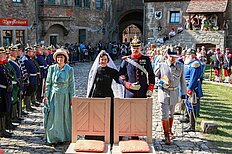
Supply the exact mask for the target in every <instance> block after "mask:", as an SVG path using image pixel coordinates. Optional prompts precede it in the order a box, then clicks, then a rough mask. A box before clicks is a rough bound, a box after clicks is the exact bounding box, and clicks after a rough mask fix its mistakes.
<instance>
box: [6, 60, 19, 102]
mask: <svg viewBox="0 0 232 154" xmlns="http://www.w3.org/2000/svg"><path fill="white" fill-rule="evenodd" d="M9 64H10V65H11V66H12V68H13V69H14V71H15V79H14V80H13V81H12V83H13V91H12V102H13V104H15V103H17V102H18V100H19V90H20V79H21V71H20V68H19V66H18V64H17V63H16V62H15V61H14V60H11V59H9Z"/></svg>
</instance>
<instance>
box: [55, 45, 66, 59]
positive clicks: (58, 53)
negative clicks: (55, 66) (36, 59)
mask: <svg viewBox="0 0 232 154" xmlns="http://www.w3.org/2000/svg"><path fill="white" fill-rule="evenodd" d="M57 55H64V56H65V57H66V59H67V61H68V59H69V57H68V54H67V51H66V50H65V49H63V48H60V49H57V50H56V52H55V53H54V55H53V59H54V60H56V57H57Z"/></svg>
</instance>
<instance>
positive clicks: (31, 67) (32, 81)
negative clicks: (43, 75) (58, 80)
mask: <svg viewBox="0 0 232 154" xmlns="http://www.w3.org/2000/svg"><path fill="white" fill-rule="evenodd" d="M24 64H25V67H26V70H27V73H28V75H29V85H36V84H37V69H36V66H35V64H34V62H33V61H32V59H31V58H29V57H28V56H26V59H25V60H24Z"/></svg>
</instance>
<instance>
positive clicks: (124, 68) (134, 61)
mask: <svg viewBox="0 0 232 154" xmlns="http://www.w3.org/2000/svg"><path fill="white" fill-rule="evenodd" d="M141 44H142V43H141V41H140V40H139V39H137V37H135V38H134V39H133V40H132V42H131V50H132V54H131V55H130V56H126V57H123V61H122V64H121V66H120V68H119V74H120V75H121V76H122V78H123V79H124V80H123V82H122V84H123V85H124V86H125V88H126V90H125V96H124V97H125V98H146V97H147V96H148V97H150V96H151V95H152V93H153V89H154V83H155V75H154V72H153V69H152V65H151V61H150V59H149V57H147V56H144V55H142V54H141Z"/></svg>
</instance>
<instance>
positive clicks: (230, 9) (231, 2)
mask: <svg viewBox="0 0 232 154" xmlns="http://www.w3.org/2000/svg"><path fill="white" fill-rule="evenodd" d="M225 19H227V20H228V29H227V30H226V34H227V37H226V43H225V44H226V47H229V48H232V0H228V5H227V10H226V15H225Z"/></svg>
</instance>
